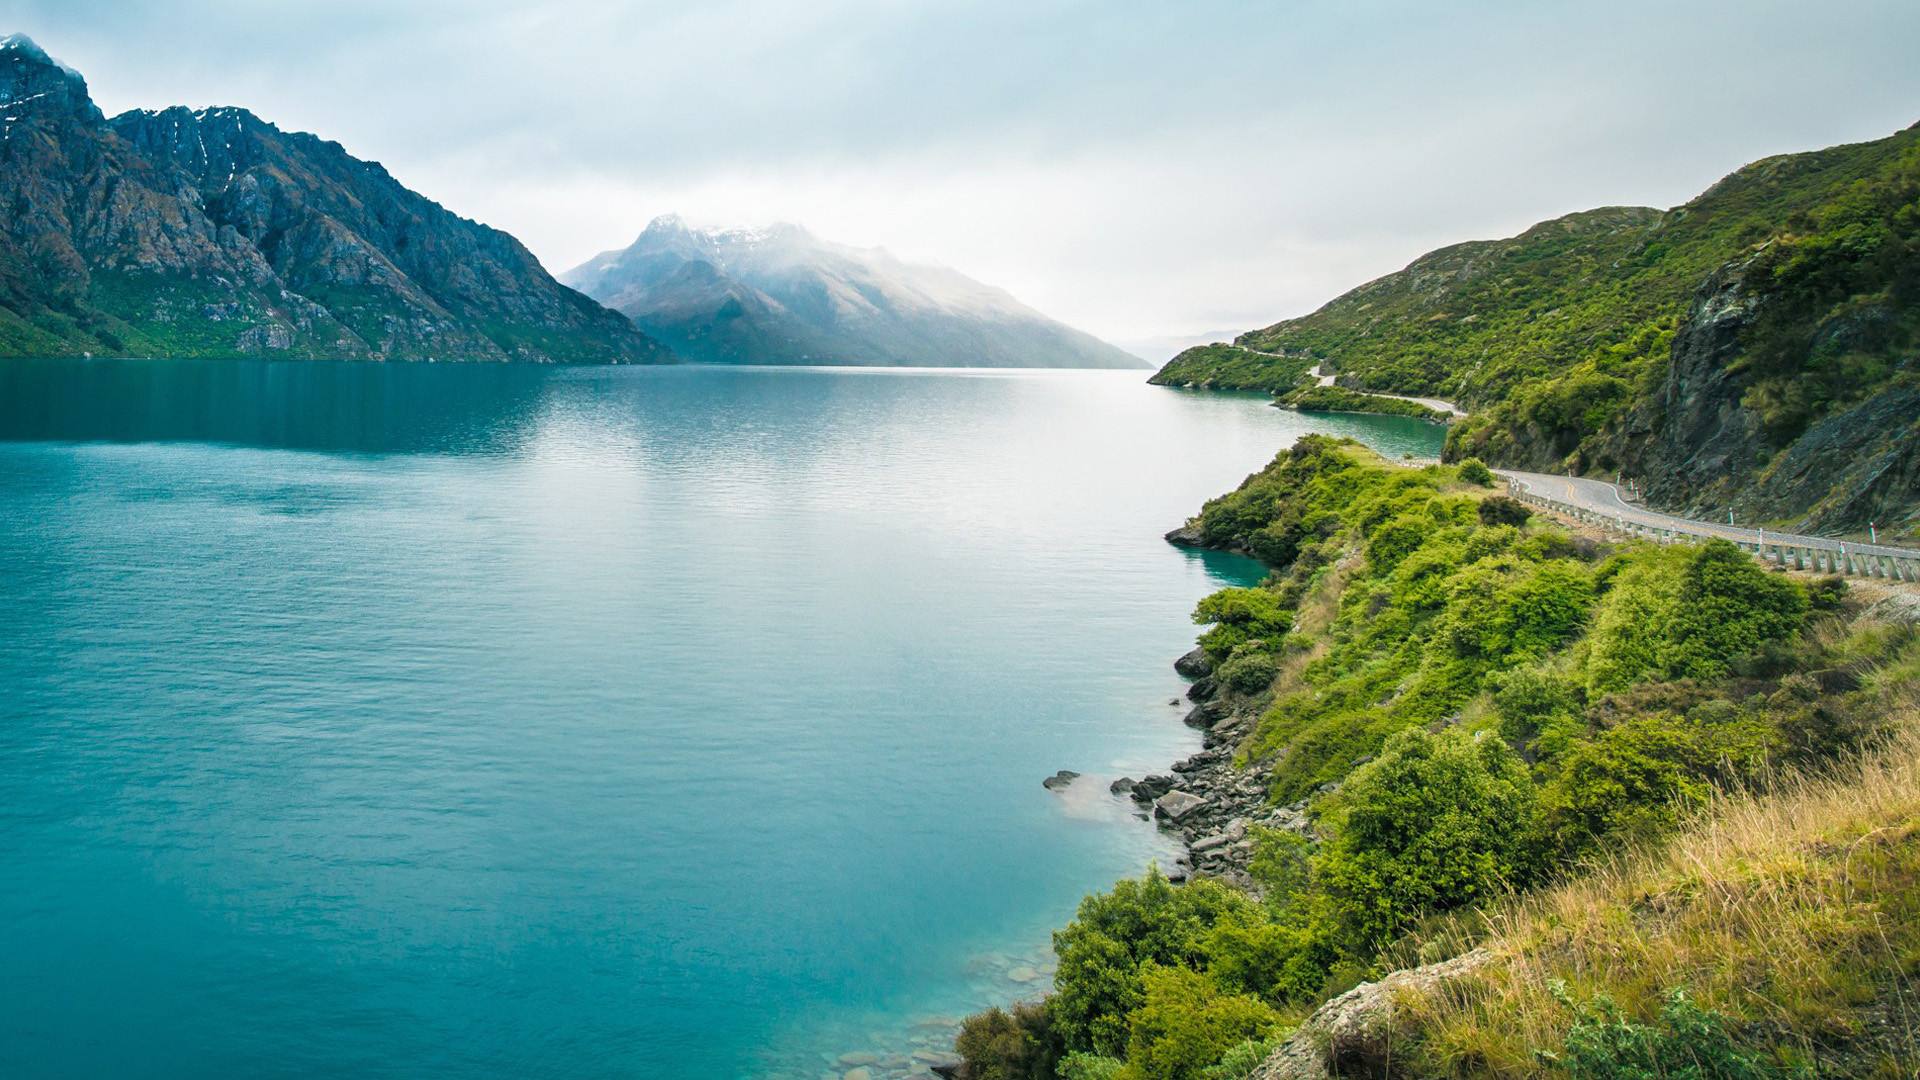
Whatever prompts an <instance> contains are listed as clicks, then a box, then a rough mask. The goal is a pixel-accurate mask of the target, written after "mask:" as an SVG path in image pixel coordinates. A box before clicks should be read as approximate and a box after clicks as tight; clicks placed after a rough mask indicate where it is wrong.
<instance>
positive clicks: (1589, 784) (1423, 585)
mask: <svg viewBox="0 0 1920 1080" xmlns="http://www.w3.org/2000/svg"><path fill="white" fill-rule="evenodd" d="M1496 500H1502V497H1501V496H1496V495H1492V494H1490V493H1486V492H1485V489H1484V488H1482V489H1479V490H1477V491H1476V490H1475V489H1474V488H1473V487H1472V486H1470V485H1468V484H1466V483H1465V482H1464V481H1463V479H1462V477H1461V475H1460V472H1459V471H1457V470H1454V469H1450V468H1446V467H1440V466H1435V467H1428V468H1423V469H1406V468H1399V467H1395V466H1390V465H1388V464H1387V463H1385V462H1383V461H1380V460H1379V459H1377V458H1375V457H1372V456H1371V455H1369V454H1367V453H1366V452H1364V451H1361V450H1359V449H1358V448H1356V447H1354V446H1353V445H1351V444H1347V443H1341V442H1337V441H1335V440H1330V439H1324V438H1318V437H1309V438H1307V439H1303V440H1302V441H1301V443H1300V444H1299V445H1297V446H1296V447H1295V448H1294V449H1293V450H1292V451H1291V452H1289V453H1286V454H1282V455H1281V456H1280V457H1279V458H1277V459H1276V460H1275V462H1274V463H1273V465H1271V466H1270V467H1269V468H1268V469H1266V470H1263V471H1262V472H1261V473H1259V474H1257V475H1255V476H1253V477H1250V478H1249V479H1248V481H1247V482H1246V484H1244V485H1243V486H1242V487H1241V489H1240V490H1238V491H1236V492H1234V493H1233V494H1232V495H1229V496H1226V497H1224V498H1222V499H1216V500H1214V501H1213V502H1211V503H1209V504H1208V506H1207V508H1206V510H1205V511H1204V512H1203V515H1202V522H1201V524H1202V526H1203V528H1205V529H1207V530H1208V531H1209V532H1216V531H1217V535H1218V536H1220V537H1221V538H1223V539H1222V540H1221V541H1220V542H1224V543H1234V544H1246V545H1247V546H1253V545H1260V544H1264V545H1268V546H1269V550H1274V551H1283V552H1286V553H1287V556H1286V558H1285V559H1284V560H1283V561H1280V562H1278V563H1276V572H1275V574H1274V575H1273V576H1272V577H1270V578H1269V580H1268V581H1267V583H1265V584H1263V585H1262V586H1260V587H1258V588H1253V589H1228V590H1223V591H1221V592H1219V593H1216V594H1214V595H1213V596H1210V597H1208V598H1207V599H1206V600H1204V601H1203V602H1202V603H1201V604H1200V605H1199V607H1198V609H1197V611H1196V614H1195V619H1196V621H1198V622H1200V623H1202V624H1205V625H1207V626H1208V629H1207V630H1206V631H1205V633H1204V634H1203V635H1202V637H1201V640H1202V641H1203V643H1205V644H1206V646H1207V650H1208V652H1209V654H1211V655H1214V656H1215V657H1216V660H1217V661H1218V666H1217V667H1216V669H1215V676H1216V677H1217V678H1218V679H1219V681H1220V682H1221V684H1222V685H1224V686H1227V687H1230V688H1232V689H1234V690H1236V691H1239V692H1242V693H1247V694H1253V693H1256V692H1264V691H1266V690H1268V689H1269V688H1271V689H1272V691H1273V697H1272V698H1271V703H1270V705H1269V706H1268V708H1267V711H1266V712H1265V713H1263V714H1262V715H1261V716H1260V718H1259V720H1258V723H1257V725H1256V727H1255V730H1254V732H1253V734H1252V736H1251V737H1250V738H1249V739H1248V741H1247V742H1246V743H1245V744H1244V745H1243V746H1242V748H1241V749H1242V753H1243V755H1244V760H1245V762H1246V763H1247V764H1248V765H1249V766H1250V767H1254V768H1258V769H1262V770H1264V771H1265V772H1266V774H1267V775H1268V777H1269V778H1270V782H1271V790H1272V793H1273V796H1274V797H1275V799H1276V800H1279V801H1287V802H1291V801H1294V800H1302V799H1304V800H1306V804H1307V808H1308V812H1309V814H1310V816H1311V818H1312V820H1313V830H1312V834H1311V835H1307V834H1303V833H1300V832H1292V831H1279V830H1273V829H1266V828H1262V827H1257V826H1256V827H1254V828H1253V829H1252V830H1251V831H1250V833H1249V835H1250V837H1251V838H1252V840H1253V854H1252V856H1251V858H1250V860H1249V862H1248V864H1247V866H1246V870H1247V872H1248V874H1249V875H1250V876H1251V878H1252V879H1253V881H1254V882H1255V883H1256V884H1257V885H1258V886H1259V887H1260V889H1259V893H1260V895H1259V898H1258V899H1255V898H1254V897H1253V896H1250V895H1248V894H1245V893H1241V892H1239V891H1237V890H1235V889H1233V888H1230V887H1228V886H1226V885H1223V884H1221V883H1219V882H1217V881H1211V880H1197V881H1194V882H1191V883H1189V884H1186V885H1181V886H1176V885H1173V884H1171V883H1169V882H1167V881H1166V880H1165V879H1164V878H1163V877H1161V876H1160V875H1159V874H1158V873H1157V872H1154V873H1149V875H1148V876H1147V877H1146V878H1144V879H1142V880H1135V881H1123V882H1120V883H1119V884H1117V885H1116V886H1115V887H1114V889H1113V890H1112V892H1110V893H1106V894H1102V895H1097V896H1093V897H1089V898H1088V899H1087V900H1086V901H1084V902H1083V903H1082V904H1081V906H1080V909H1079V912H1078V914H1077V916H1076V918H1075V919H1074V921H1073V922H1072V923H1071V924H1069V925H1068V926H1067V927H1065V928H1064V929H1062V930H1060V931H1059V932H1058V933H1056V935H1055V938H1054V948H1055V951H1056V953H1057V954H1058V957H1059V961H1060V963H1059V969H1058V974H1057V976H1056V979H1055V984H1054V993H1053V995H1052V996H1051V997H1050V998H1049V999H1048V1000H1047V1002H1046V1003H1045V1005H1044V1006H1043V1007H1036V1008H1039V1009H1040V1011H1038V1012H1034V1011H1032V1010H1031V1009H1030V1010H1029V1011H1028V1012H1027V1013H1024V1014H1021V1013H1011V1014H1001V1015H998V1016H996V1015H994V1014H983V1017H984V1019H983V1018H976V1021H977V1023H976V1022H970V1031H973V1032H974V1033H973V1034H972V1035H971V1036H970V1038H971V1039H972V1040H973V1042H974V1043H975V1044H977V1045H979V1046H981V1047H982V1048H983V1049H981V1050H980V1053H983V1054H986V1055H988V1057H987V1058H983V1059H982V1060H990V1061H992V1062H994V1063H995V1064H994V1065H993V1066H992V1067H994V1068H999V1069H1001V1070H1003V1071H1002V1072H1000V1073H995V1074H992V1075H995V1076H1002V1075H1004V1076H1006V1077H1009V1078H1011V1077H1016V1076H1023V1075H1027V1074H1024V1073H1021V1072H1019V1070H1020V1069H1022V1068H1028V1067H1030V1066H1031V1063H1032V1062H1035V1061H1050V1062H1051V1063H1052V1065H1051V1067H1054V1068H1055V1070H1056V1072H1057V1074H1058V1075H1061V1076H1065V1077H1069V1078H1085V1080H1149V1078H1152V1080H1160V1078H1168V1080H1173V1078H1178V1080H1238V1078H1240V1077H1242V1076H1244V1075H1245V1073H1246V1072H1247V1071H1248V1069H1249V1068H1250V1067H1251V1065H1252V1062H1253V1061H1254V1060H1258V1057H1259V1055H1260V1054H1262V1053H1264V1051H1265V1048H1266V1046H1267V1044H1268V1042H1269V1041H1270V1040H1272V1039H1275V1038H1277V1037H1279V1036H1280V1035H1282V1034H1283V1033H1284V1032H1285V1030H1286V1029H1287V1024H1288V1022H1289V1021H1290V1020H1293V1019H1297V1018H1299V1017H1300V1016H1301V1015H1303V1013H1304V1011H1305V1010H1306V1009H1308V1008H1310V1007H1311V1006H1312V1005H1313V1004H1314V1003H1316V1002H1319V1001H1321V1000H1324V999H1325V998H1326V997H1327V996H1328V995H1329V994H1332V993H1335V992H1337V991H1339V990H1341V989H1344V988H1346V987H1349V986H1351V985H1353V984H1354V983H1355V982H1357V981H1359V980H1360V979H1362V978H1365V977H1368V976H1370V975H1373V974H1377V973H1378V972H1379V971H1380V969H1381V965H1382V963H1383V959H1382V958H1383V956H1386V955H1388V954H1390V953H1392V952H1393V950H1396V949H1401V948H1402V947H1403V944H1404V942H1405V941H1406V940H1407V938H1408V936H1409V935H1415V936H1417V935H1421V934H1426V933H1428V932H1430V931H1431V929H1432V924H1433V922H1434V921H1435V920H1436V919H1441V918H1443V917H1445V916H1447V914H1448V913H1449V912H1466V911H1469V910H1471V909H1474V908H1477V907H1479V906H1481V905H1485V904H1487V903H1488V902H1489V901H1491V900H1494V899H1495V898H1498V897H1502V896H1504V895H1507V894H1509V893H1511V892H1521V891H1525V890H1528V889H1531V888H1535V887H1538V886H1539V885H1540V884H1541V883H1542V882H1544V881H1548V880H1551V879H1553V878H1555V877H1556V876H1558V875H1561V874H1563V873H1564V871H1565V870H1566V868H1568V867H1570V866H1575V865H1581V862H1580V860H1582V859H1584V858H1586V857H1587V856H1589V855H1591V854H1593V853H1595V852H1598V851H1603V850H1611V849H1613V848H1614V847H1616V846H1617V845H1618V844H1619V843H1621V842H1622V841H1624V840H1644V839H1648V838H1653V837H1658V836H1660V835H1662V834H1665V833H1667V832H1670V831H1672V830H1673V829H1674V828H1675V827H1676V826H1677V825H1679V824H1681V823H1683V822H1684V821H1686V820H1687V818H1688V815H1689V814H1690V813H1691V812H1692V811H1693V810H1694V809H1695V808H1698V807H1701V806H1704V805H1706V804H1707V803H1708V802H1709V801H1710V797H1711V796H1712V794H1713V793H1714V792H1715V791H1716V790H1724V789H1726V788H1728V787H1735V788H1737V787H1740V786H1743V785H1752V784H1758V783H1762V782H1765V781H1766V779H1767V778H1768V777H1769V776H1770V775H1773V774H1774V772H1775V767H1776V766H1778V765H1781V764H1788V765H1794V764H1812V763H1820V762H1826V761H1829V760H1831V759H1832V758H1833V757H1834V756H1835V755H1838V754H1841V753H1843V752H1845V751H1847V750H1850V749H1852V748H1855V747H1859V746H1861V745H1863V744H1865V743H1866V742H1867V741H1869V740H1871V739H1873V738H1875V737H1876V736H1877V735H1878V734H1879V733H1881V732H1882V731H1883V730H1884V729H1885V727H1886V723H1887V720H1886V717H1887V715H1888V709H1889V708H1890V707H1891V706H1890V705H1889V704H1888V702H1889V700H1890V698H1889V696H1888V695H1889V693H1890V691H1889V689H1888V688H1889V686H1892V685H1906V684H1907V683H1911V682H1912V681H1913V680H1914V679H1915V678H1916V677H1920V646H1916V644H1915V641H1914V636H1913V634H1912V633H1911V632H1910V631H1889V630H1885V629H1876V628H1873V627H1872V626H1870V625H1869V626H1863V627H1861V628H1857V629H1847V628H1844V627H1842V625H1841V624H1840V623H1838V622H1836V621H1832V617H1831V616H1824V618H1827V619H1828V620H1829V621H1828V622H1825V623H1822V624H1820V625H1819V626H1816V627H1814V628H1813V629H1812V630H1811V631H1810V630H1809V628H1808V613H1809V610H1810V608H1811V607H1812V604H1811V602H1810V600H1809V596H1808V590H1807V589H1806V588H1805V587H1803V586H1802V585H1801V584H1799V583H1798V582H1797V581H1796V580H1794V579H1792V578H1789V577H1786V576H1784V575H1780V574H1775V573H1770V572H1768V571H1767V570H1765V569H1763V568H1761V567H1760V566H1759V565H1758V564H1757V563H1756V562H1755V561H1754V560H1752V559H1751V558H1749V557H1747V556H1746V555H1745V554H1744V553H1742V552H1741V551H1740V550H1739V549H1737V548H1734V547H1733V546H1731V545H1728V544H1722V543H1709V544H1705V545H1701V546H1697V547H1674V548H1662V547H1656V546H1652V545H1645V544H1631V545H1627V546H1625V547H1622V548H1620V549H1618V550H1611V551H1610V550H1608V549H1606V548H1605V547H1603V546H1601V545H1597V544H1595V543H1593V542H1591V541H1586V540H1578V539H1575V538H1573V537H1570V536H1568V535H1567V534H1566V533H1565V532H1564V531H1562V530H1560V529H1559V528H1558V527H1556V526H1553V525H1551V524H1548V523H1544V522H1540V521H1537V520H1533V519H1531V518H1523V519H1521V520H1520V521H1513V520H1511V517H1512V516H1511V515H1507V514H1506V513H1505V512H1504V511H1503V510H1501V511H1496V512H1494V513H1491V514H1489V513H1483V512H1482V511H1481V508H1482V507H1484V506H1486V505H1487V504H1489V503H1495V501H1496ZM1503 501H1504V500H1503ZM1496 505H1497V504H1496ZM1819 594H1820V595H1821V597H1822V604H1821V606H1822V607H1823V608H1824V609H1826V610H1834V609H1837V608H1839V607H1840V606H1841V604H1842V594H1843V590H1840V589H1828V588H1825V587H1823V588H1821V589H1820V590H1819ZM1290 644H1298V645H1299V648H1288V647H1286V646H1287V645H1290ZM1668 1021H1670V1023H1669V1024H1668V1026H1669V1027H1671V1028H1673V1030H1676V1031H1679V1030H1683V1028H1684V1030H1685V1031H1690V1032H1694V1033H1695V1034H1698V1035H1700V1036H1701V1037H1702V1038H1704V1037H1706V1033H1705V1029H1703V1028H1698V1027H1697V1025H1696V1027H1684V1025H1686V1024H1696V1022H1699V1023H1704V1022H1705V1021H1703V1020H1701V1019H1700V1017H1698V1016H1695V1015H1693V1014H1687V1013H1685V1012H1684V1010H1682V1011H1679V1012H1675V1013H1674V1014H1673V1015H1672V1016H1671V1017H1669V1018H1668ZM1596 1023H1597V1021H1596ZM1674 1025H1682V1026H1681V1027H1675V1026H1674ZM1581 1030H1583V1031H1584V1030H1586V1029H1581ZM1609 1030H1611V1031H1612V1034H1610V1035H1609V1034H1607V1033H1606V1032H1603V1031H1602V1030H1601V1029H1600V1028H1599V1027H1594V1028H1593V1029H1592V1032H1591V1034H1592V1035H1593V1037H1592V1038H1590V1039H1589V1038H1587V1037H1586V1036H1585V1035H1583V1036H1581V1039H1585V1040H1586V1041H1584V1042H1583V1041H1581V1039H1572V1040H1569V1043H1568V1045H1567V1047H1566V1048H1565V1053H1564V1055H1563V1059H1562V1067H1564V1068H1568V1069H1575V1070H1576V1071H1577V1070H1578V1069H1587V1070H1589V1071H1588V1072H1586V1073H1585V1074H1584V1075H1594V1076H1601V1075H1631V1073H1628V1072H1619V1073H1607V1072H1605V1071H1604V1068H1605V1067H1606V1066H1605V1065H1604V1063H1605V1062H1606V1061H1608V1060H1616V1061H1620V1062H1628V1063H1629V1064H1631V1062H1633V1061H1636V1060H1639V1059H1637V1058H1634V1057H1633V1056H1632V1055H1633V1054H1635V1053H1639V1050H1636V1049H1634V1048H1635V1047H1641V1048H1643V1049H1644V1048H1646V1047H1652V1048H1653V1049H1652V1050H1650V1051H1649V1052H1652V1053H1659V1052H1664V1051H1661V1050H1660V1046H1659V1045H1657V1044H1658V1043H1659V1040H1660V1039H1662V1038H1666V1037H1667V1036H1666V1035H1665V1034H1663V1033H1662V1031H1663V1030H1664V1029H1660V1030H1656V1029H1654V1028H1647V1029H1645V1030H1642V1029H1640V1028H1633V1029H1626V1028H1620V1029H1609ZM1622 1032H1625V1034H1622ZM1016 1034H1017V1035H1018V1036H1019V1037H1017V1038H1016V1037H1015V1036H1016ZM1603 1036H1605V1037H1604V1038H1603ZM1614 1036H1620V1037H1619V1038H1614ZM1643 1036H1644V1038H1643ZM1609 1038H1612V1039H1613V1041H1612V1042H1607V1041H1606V1039H1609ZM1623 1040H1624V1041H1623ZM1634 1040H1639V1041H1638V1042H1636V1041H1634ZM1648 1040H1652V1041H1651V1042H1650V1041H1648ZM966 1053H967V1056H968V1059H969V1061H972V1060H974V1052H972V1051H967V1052H966ZM1608 1055H1612V1057H1611V1058H1609V1057H1608ZM1728 1060H1733V1059H1728ZM1576 1061H1578V1062H1584V1064H1580V1065H1578V1066H1577V1068H1576V1066H1575V1064H1574V1063H1575V1062H1576ZM1622 1067H1623V1068H1625V1067H1626V1066H1622ZM976 1075H986V1074H985V1073H981V1074H976ZM1699 1075H1702V1076H1708V1075H1722V1074H1719V1073H1712V1072H1705V1073H1700V1074H1699ZM1725 1075H1738V1074H1734V1073H1727V1074H1725Z"/></svg>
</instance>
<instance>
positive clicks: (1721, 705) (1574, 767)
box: [1543, 701, 1778, 855]
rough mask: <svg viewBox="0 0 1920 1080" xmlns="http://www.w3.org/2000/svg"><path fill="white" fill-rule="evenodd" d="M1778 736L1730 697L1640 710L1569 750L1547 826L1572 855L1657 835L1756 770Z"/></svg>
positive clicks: (1547, 797)
mask: <svg viewBox="0 0 1920 1080" xmlns="http://www.w3.org/2000/svg"><path fill="white" fill-rule="evenodd" d="M1777 738H1778V736H1777V735H1776V733H1775V732H1774V731H1773V729H1772V728H1770V727H1768V726H1767V725H1766V724H1765V723H1764V722H1762V721H1761V720H1759V719H1758V718H1756V717H1753V716H1751V715H1748V714H1745V713H1743V712H1742V711H1741V710H1739V709H1738V708H1737V707H1735V706H1733V705H1732V704H1731V703H1730V702H1726V701H1712V702H1708V703H1707V705H1706V706H1703V707H1701V708H1698V709H1696V711H1695V714H1694V715H1693V716H1689V717H1679V716H1673V715H1670V714H1655V715H1651V716H1635V717H1633V718H1632V719H1629V720H1627V721H1626V722H1625V723H1622V724H1620V725H1619V726H1618V727H1614V728H1612V729H1610V730H1607V731H1605V732H1602V733H1601V734H1600V735H1599V736H1598V737H1597V738H1594V739H1592V740H1591V741H1588V742H1584V743H1581V744H1579V745H1578V746H1576V747H1575V748H1574V749H1573V750H1572V751H1570V752H1569V753H1568V754H1567V756H1566V759H1565V761H1564V763H1563V765H1562V767H1561V770H1560V773H1559V775H1558V776H1557V777H1555V778H1554V780H1553V782H1552V783H1551V784H1549V785H1548V787H1547V788H1546V791H1545V793H1544V796H1543V801H1544V802H1545V803H1546V806H1547V823H1548V829H1549V831H1550V832H1551V833H1552V835H1553V836H1554V837H1555V838H1556V839H1555V842H1556V845H1557V846H1558V848H1559V850H1560V851H1561V852H1563V853H1565V854H1568V855H1573V854H1578V853H1580V852H1584V851H1586V850H1589V849H1591V848H1592V847H1593V846H1594V845H1595V844H1596V843H1597V842H1598V841H1600V840H1602V839H1605V838H1608V837H1615V836H1634V837H1647V836H1653V835H1657V834H1658V833H1660V832H1663V831H1665V830H1667V829H1668V828H1671V827H1672V826H1673V825H1674V824H1676V823H1677V822H1678V821H1679V820H1680V817H1681V816H1682V815H1683V814H1684V813H1685V812H1686V810H1687V809H1688V807H1689V806H1693V805H1698V804H1699V803H1700V802H1702V801H1703V800H1704V799H1705V798H1706V797H1707V796H1708V795H1709V794H1710V793H1711V792H1712V790H1713V788H1714V785H1716V784H1726V783H1732V782H1737V781H1742V780H1746V779H1749V778H1751V777H1752V776H1754V775H1755V774H1757V773H1758V771H1759V770H1760V768H1761V767H1762V766H1763V765H1764V764H1765V763H1766V761H1767V758H1768V755H1769V753H1770V752H1771V751H1772V749H1773V748H1774V745H1775V743H1776V740H1777Z"/></svg>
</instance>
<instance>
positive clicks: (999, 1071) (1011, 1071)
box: [953, 1002, 1062, 1080]
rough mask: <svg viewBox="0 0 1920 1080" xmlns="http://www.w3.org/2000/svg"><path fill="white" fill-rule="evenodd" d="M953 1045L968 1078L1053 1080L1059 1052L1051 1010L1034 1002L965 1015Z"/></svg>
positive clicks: (976, 1079)
mask: <svg viewBox="0 0 1920 1080" xmlns="http://www.w3.org/2000/svg"><path fill="white" fill-rule="evenodd" d="M953 1048H954V1050H955V1052H957V1053H958V1054H959V1055H960V1056H961V1057H962V1058H964V1059H965V1060H966V1064H967V1077H968V1080H1054V1073H1055V1067H1056V1066H1057V1064H1058V1063H1059V1061H1060V1058H1061V1055H1062V1047H1061V1044H1060V1037H1059V1035H1058V1034H1057V1033H1056V1032H1055V1030H1054V1023H1053V1018H1052V1015H1051V1013H1050V1010H1049V1009H1048V1008H1047V1006H1046V1005H1045V1004H1043V1003H1036V1002H1019V1003H1017V1004H1015V1005H1014V1006H1013V1008H1012V1009H1000V1008H992V1009H988V1010H987V1011H986V1012H982V1013H975V1014H974V1015H972V1016H969V1017H967V1018H966V1020H965V1021H963V1022H962V1023H961V1025H960V1034H959V1036H958V1037H957V1038H955V1039H954V1043H953Z"/></svg>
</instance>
